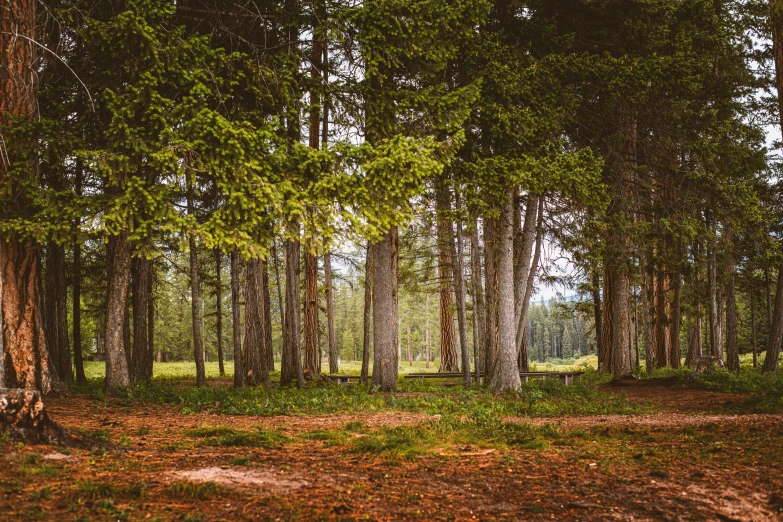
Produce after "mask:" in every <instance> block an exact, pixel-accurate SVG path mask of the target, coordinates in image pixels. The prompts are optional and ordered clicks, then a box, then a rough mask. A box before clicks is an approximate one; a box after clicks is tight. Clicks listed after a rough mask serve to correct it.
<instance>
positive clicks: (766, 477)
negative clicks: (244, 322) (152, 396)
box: [0, 381, 783, 521]
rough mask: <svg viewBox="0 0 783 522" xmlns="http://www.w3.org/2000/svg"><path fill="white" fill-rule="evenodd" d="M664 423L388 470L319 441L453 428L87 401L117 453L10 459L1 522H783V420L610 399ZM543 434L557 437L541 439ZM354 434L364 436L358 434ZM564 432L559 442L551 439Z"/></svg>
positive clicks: (688, 403)
mask: <svg viewBox="0 0 783 522" xmlns="http://www.w3.org/2000/svg"><path fill="white" fill-rule="evenodd" d="M606 390H607V391H609V392H611V393H625V394H626V395H627V397H628V398H629V399H630V400H633V401H647V402H653V403H656V404H659V405H661V406H662V407H663V408H664V412H663V413H659V414H646V415H606V416H590V417H564V418H552V419H528V418H513V419H506V420H507V421H509V422H515V423H517V422H519V423H522V422H524V423H532V424H536V425H537V426H539V427H540V429H543V428H546V430H549V431H546V430H543V431H542V432H541V433H542V434H543V435H542V438H541V439H540V440H539V439H537V441H538V442H537V443H536V444H528V445H527V446H523V447H520V446H510V445H496V446H492V447H485V446H477V445H475V444H473V445H470V444H468V445H465V446H456V447H449V448H432V451H428V452H424V453H423V454H420V455H416V456H414V457H412V458H408V459H405V458H403V459H389V458H386V457H384V456H383V455H379V454H376V453H372V452H366V451H365V452H361V451H355V450H353V449H351V447H348V446H346V445H345V444H341V443H334V442H330V441H328V440H313V439H312V438H307V434H308V433H312V432H315V430H339V429H344V428H345V426H346V425H347V424H348V423H350V422H354V423H355V422H356V421H362V422H363V423H364V424H365V426H366V429H365V431H364V433H355V434H352V435H350V436H355V437H366V436H367V433H373V430H378V429H379V428H383V427H392V426H408V427H410V429H414V430H415V429H417V426H421V425H422V423H432V422H438V417H437V416H428V415H423V414H411V413H400V412H379V413H374V414H358V415H345V414H343V415H326V416H322V415H319V416H300V417H287V416H276V417H253V416H241V417H240V416H221V415H214V414H198V415H183V414H181V413H180V412H179V410H178V409H177V408H173V407H170V406H165V405H152V404H142V405H138V406H133V407H127V406H122V405H121V404H119V403H117V402H115V401H108V402H103V401H96V400H94V399H92V398H90V397H89V396H85V395H76V396H72V397H66V398H57V399H51V400H50V401H49V403H48V407H49V410H50V414H51V416H52V417H53V418H54V419H56V420H57V421H59V422H60V423H62V424H63V425H64V426H66V427H70V428H76V427H82V428H83V429H86V430H88V431H90V432H93V433H102V434H105V435H107V436H109V438H110V440H111V441H112V442H113V443H115V444H117V445H118V446H117V447H118V450H117V451H108V452H103V451H93V452H90V451H83V450H72V451H70V452H67V453H68V454H65V453H60V452H57V451H55V449H54V448H51V447H46V446H38V447H36V446H25V447H14V446H12V447H10V448H8V447H7V449H6V453H5V455H4V456H3V461H2V462H1V463H0V481H2V482H0V486H1V489H0V491H2V493H0V519H2V520H57V519H61V520H118V519H120V520H122V519H126V520H189V521H196V520H232V521H234V520H355V519H372V520H400V519H415V520H477V519H479V520H723V521H727V520H742V521H745V520H776V519H779V518H781V511H780V510H781V509H783V474H782V473H781V471H783V416H781V415H757V414H742V413H731V414H722V413H715V412H716V411H719V410H724V409H726V407H727V405H728V406H732V407H733V406H736V405H739V404H741V403H742V401H743V400H744V399H745V397H743V396H737V395H730V394H719V393H716V392H707V391H703V390H696V389H689V388H681V387H680V388H677V389H673V388H672V386H671V384H670V383H668V382H666V381H662V382H654V383H645V384H643V385H641V384H631V385H627V386H622V387H619V388H618V387H608V388H607V389H606ZM205 427H218V428H226V429H228V428H230V429H234V430H254V429H257V428H256V427H261V428H262V429H263V430H270V432H274V433H279V434H280V436H281V437H283V438H284V439H285V440H283V441H282V442H280V443H275V444H270V445H269V446H268V447H258V446H252V445H251V446H242V445H238V446H232V447H224V446H210V445H205V444H203V439H198V438H194V436H193V433H194V432H193V430H194V429H198V428H202V429H204V428H205ZM542 427H543V428H542ZM348 431H350V430H348ZM549 432H551V433H552V434H553V435H551V436H548V435H546V434H547V433H549Z"/></svg>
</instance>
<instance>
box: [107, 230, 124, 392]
mask: <svg viewBox="0 0 783 522" xmlns="http://www.w3.org/2000/svg"><path fill="white" fill-rule="evenodd" d="M106 271H107V273H106V275H107V277H106V279H107V294H108V295H107V299H106V314H105V317H106V319H105V321H106V324H105V331H104V337H103V338H104V349H105V352H106V384H105V391H106V393H108V394H112V393H116V391H117V387H119V386H129V385H130V373H129V371H128V359H127V357H126V356H125V346H124V344H125V339H124V335H123V328H124V324H125V310H126V304H127V297H128V280H129V279H130V245H129V244H128V237H127V233H126V232H120V234H119V235H116V236H110V237H109V241H108V244H107V246H106Z"/></svg>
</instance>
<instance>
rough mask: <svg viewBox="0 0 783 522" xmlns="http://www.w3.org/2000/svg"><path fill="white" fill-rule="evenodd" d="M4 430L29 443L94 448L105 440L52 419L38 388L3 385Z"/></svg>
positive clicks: (0, 408)
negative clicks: (7, 386) (79, 432)
mask: <svg viewBox="0 0 783 522" xmlns="http://www.w3.org/2000/svg"><path fill="white" fill-rule="evenodd" d="M0 429H2V431H4V432H6V433H8V434H9V436H10V438H11V440H13V441H16V442H24V443H25V444H53V445H56V446H66V447H77V448H94V447H96V446H106V444H105V443H103V442H101V441H98V440H96V439H93V438H91V437H86V436H84V435H80V434H77V433H73V432H71V431H69V430H67V429H65V428H63V427H62V426H60V425H59V424H57V423H56V422H54V421H53V420H52V419H50V418H49V415H48V414H47V413H46V408H45V407H44V403H43V400H42V399H41V393H40V392H39V391H38V390H25V389H14V388H0Z"/></svg>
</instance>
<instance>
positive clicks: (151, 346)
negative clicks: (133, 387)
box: [144, 261, 155, 382]
mask: <svg viewBox="0 0 783 522" xmlns="http://www.w3.org/2000/svg"><path fill="white" fill-rule="evenodd" d="M154 282H155V264H154V263H153V262H152V261H150V276H149V278H148V279H147V298H148V301H147V367H146V368H145V374H144V380H145V381H147V382H149V381H151V380H152V365H153V359H154V356H155V297H154V296H153V294H152V288H153V284H154Z"/></svg>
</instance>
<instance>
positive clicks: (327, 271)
mask: <svg viewBox="0 0 783 522" xmlns="http://www.w3.org/2000/svg"><path fill="white" fill-rule="evenodd" d="M324 283H325V284H326V337H327V343H328V345H329V373H337V372H339V371H340V368H339V366H338V364H337V359H338V357H339V356H338V354H337V339H336V338H335V332H334V297H333V295H332V255H331V253H330V252H329V250H327V251H326V252H324Z"/></svg>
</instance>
